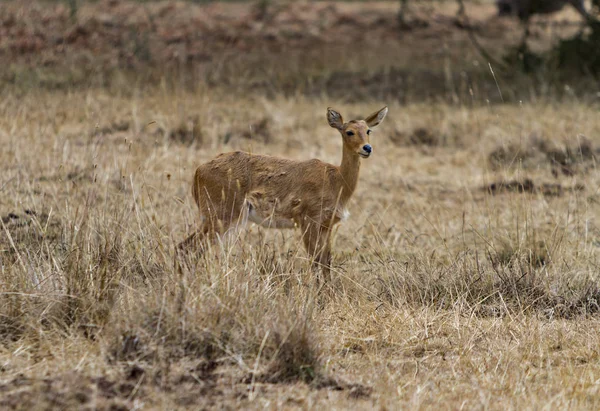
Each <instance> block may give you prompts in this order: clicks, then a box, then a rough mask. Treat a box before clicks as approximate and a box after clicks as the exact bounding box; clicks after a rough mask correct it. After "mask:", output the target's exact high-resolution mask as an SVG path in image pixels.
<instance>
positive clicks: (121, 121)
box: [0, 3, 600, 409]
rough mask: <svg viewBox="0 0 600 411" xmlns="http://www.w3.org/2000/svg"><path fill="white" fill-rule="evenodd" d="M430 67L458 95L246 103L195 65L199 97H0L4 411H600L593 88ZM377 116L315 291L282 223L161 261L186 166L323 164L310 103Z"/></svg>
mask: <svg viewBox="0 0 600 411" xmlns="http://www.w3.org/2000/svg"><path fill="white" fill-rule="evenodd" d="M10 6H11V7H12V6H15V5H14V4H12V3H11V4H10ZM40 7H42V6H40ZM90 7H91V6H90ZM98 7H100V6H98ZM177 7H182V6H181V3H178V6H177ZM352 7H358V6H356V5H352ZM379 7H383V6H379ZM444 7H449V6H444ZM44 10H45V9H44ZM484 10H488V11H489V9H484ZM25 26H27V25H25ZM27 27H30V26H27ZM456 30H459V29H456ZM411 33H412V32H411ZM413 34H414V35H415V36H417V33H412V34H411V35H413ZM422 34H423V33H422ZM423 35H424V34H423ZM457 36H458V34H457ZM417 37H418V36H417ZM425 37H426V36H424V38H425ZM415 38H416V37H415ZM415 41H416V40H415ZM418 44H426V43H418V42H417V43H414V44H413V46H411V47H407V46H406V47H405V46H402V47H405V48H406V49H407V50H408V49H413V50H420V49H419V47H418ZM454 46H456V47H458V50H459V52H457V54H456V55H459V54H460V53H462V52H463V51H464V50H463V49H462V48H461V47H463V46H464V44H463V43H461V42H460V41H458V40H457V43H455V44H454ZM298 50H301V49H296V48H294V49H293V50H292V51H295V52H298ZM452 50H454V49H452ZM402 53H403V52H402V48H399V49H395V51H394V52H393V53H392V52H390V54H393V57H394V58H396V59H403V58H405V57H406V54H402ZM42 54H43V53H42ZM292 54H293V53H292ZM424 54H427V53H424ZM32 56H33V57H32ZM244 56H245V58H247V59H248V60H247V61H248V62H249V63H248V67H250V64H251V63H252V64H256V61H255V60H253V58H255V57H256V55H254V54H252V53H250V54H247V55H244ZM428 56H429V57H428V58H430V59H432V60H431V61H434V60H435V56H432V53H429V54H428ZM29 57H30V58H32V59H33V60H32V61H31V62H30V63H31V64H33V67H34V69H35V70H38V69H39V70H40V72H42V69H41V67H43V66H42V64H41V63H40V62H39V61H37V60H35V58H34V57H35V54H32V55H30V56H29ZM272 57H273V56H272ZM274 57H275V58H274V60H273V61H277V60H281V54H275V56H274ZM238 58H239V61H240V62H242V63H243V61H244V58H242V57H238ZM294 58H295V57H293V58H292V57H291V60H292V61H296V60H294ZM386 58H389V59H390V60H386V62H384V63H382V64H383V65H380V66H378V67H379V68H382V67H383V68H385V64H388V63H387V62H389V61H391V60H392V58H391V57H389V56H388V57H386ZM59 60H60V59H59ZM101 60H102V59H100V60H99V61H101ZM324 61H325V62H327V63H328V64H326V65H324V66H323V67H322V68H321V69H322V71H326V72H327V76H328V78H329V79H331V81H333V84H336V83H335V82H336V81H338V77H337V76H339V75H341V74H340V73H339V71H336V70H337V69H335V70H334V69H331V67H334V68H336V67H338V66H336V64H341V63H339V61H337V60H322V61H321V62H324ZM420 61H422V60H420ZM428 61H429V62H430V60H428ZM19 64H26V62H23V61H20V62H19ZM27 64H29V63H27ZM69 64H71V63H69ZM319 64H320V63H319ZM422 64H424V65H425V63H422ZM427 64H430V63H427ZM478 64H482V63H478ZM441 66H443V67H440V65H435V66H432V67H433V68H432V71H434V70H437V71H439V72H441V77H440V78H441V79H442V83H443V84H445V85H446V86H448V87H449V88H445V86H444V88H442V89H439V88H436V87H435V84H433V83H432V84H429V83H427V85H426V86H424V87H426V88H427V87H428V88H427V90H428V91H427V93H431V94H432V95H434V96H436V98H434V99H429V100H425V101H423V102H419V101H421V100H422V99H421V98H419V99H416V98H415V99H411V98H409V97H408V96H411V95H418V94H419V93H418V90H416V87H417V85H415V84H413V83H411V84H408V83H402V84H404V86H403V88H404V90H405V91H404V92H405V93H406V94H405V95H404V97H403V98H390V100H382V99H379V98H378V96H380V95H385V93H380V94H378V93H377V92H376V93H374V96H370V95H368V90H372V89H373V87H374V88H375V90H377V86H378V85H381V83H378V81H377V79H378V77H377V76H375V77H373V78H374V80H372V84H371V85H366V86H365V84H363V83H361V82H360V81H359V80H360V78H361V75H359V76H357V77H354V78H353V79H352V80H351V81H349V80H348V79H345V80H343V81H342V80H339V81H342V83H343V84H344V85H345V87H347V88H346V89H345V92H344V93H341V94H336V93H328V92H323V93H321V94H318V93H313V92H308V93H305V92H304V91H305V89H304V88H302V87H303V86H302V85H301V84H300V83H297V82H292V83H290V87H291V89H293V87H292V86H294V87H297V92H296V93H295V94H293V95H291V94H290V93H289V92H288V91H289V90H286V91H279V90H278V88H277V87H274V86H273V85H271V87H263V86H261V87H257V88H256V89H255V90H254V91H253V92H249V91H248V90H250V89H251V88H245V87H244V88H236V87H238V86H239V85H236V87H234V88H232V86H231V84H230V83H227V82H225V81H222V80H223V79H219V81H216V82H215V80H214V78H212V80H211V77H209V76H207V77H206V78H204V77H202V78H201V79H200V77H201V76H200V75H199V74H198V73H200V72H202V70H203V69H204V68H205V67H204V66H194V68H193V70H192V71H194V70H195V74H194V75H190V76H191V77H190V78H194V79H195V80H194V87H193V88H189V87H187V86H186V84H184V83H185V82H182V83H177V81H176V80H175V81H172V83H171V80H172V78H170V77H169V75H163V77H162V80H163V81H157V82H152V81H149V79H148V78H144V79H143V80H142V79H141V77H140V78H138V80H139V81H134V82H129V81H128V80H127V79H128V78H131V77H127V76H129V75H131V73H129V74H120V73H122V72H121V71H117V72H116V73H117V74H116V78H117V80H116V82H115V83H111V84H104V83H94V84H89V83H77V84H73V85H71V86H69V83H68V82H66V83H65V82H64V81H63V80H61V82H58V83H52V84H54V85H55V86H57V87H56V89H53V88H52V87H49V86H48V84H46V83H43V82H42V83H40V82H37V81H32V83H31V84H30V83H27V84H25V83H19V82H16V81H13V82H10V81H9V82H6V83H3V88H2V90H3V91H2V99H1V101H0V146H1V147H2V150H1V151H0V218H1V220H0V221H1V223H0V229H1V230H0V231H1V234H0V270H1V272H0V408H9V409H11V408H12V409H49V408H54V409H190V408H191V409H205V408H250V409H263V408H267V409H279V408H283V409H307V408H318V409H348V408H355V409H373V408H377V409H398V408H409V407H410V408H416V409H431V408H440V407H441V408H450V409H459V408H465V409H540V408H549V409H554V408H567V407H569V408H573V409H597V408H599V407H600V392H599V388H600V385H599V381H600V350H599V348H598V347H600V337H599V335H600V333H599V332H600V321H599V319H600V284H599V278H598V272H599V263H600V261H599V255H598V254H599V249H600V225H599V224H600V223H599V218H600V192H599V191H598V190H599V189H598V187H600V173H599V171H598V168H597V160H598V157H599V156H600V121H599V120H598V102H597V96H596V94H595V93H596V91H597V87H596V88H595V89H590V90H589V92H588V93H586V94H585V95H578V94H573V92H572V90H573V89H572V88H571V86H569V87H564V88H563V89H564V90H566V91H565V94H566V97H564V98H563V99H560V100H554V99H550V98H548V96H547V95H544V94H543V93H540V91H539V90H538V89H533V87H532V89H528V90H526V91H524V92H523V93H522V95H519V94H518V92H519V90H518V88H517V87H516V86H515V84H514V83H511V82H510V80H509V79H508V78H507V77H506V76H505V75H499V76H498V86H497V85H496V82H495V81H494V82H493V83H492V85H493V87H492V88H490V89H487V88H485V87H482V88H477V87H471V88H469V87H468V84H467V83H465V84H467V85H466V86H465V90H464V92H465V94H464V96H467V97H469V98H467V99H464V98H463V97H464V96H463V95H462V94H460V93H457V92H455V91H456V90H458V88H455V87H454V86H455V85H456V84H455V83H453V82H452V78H453V75H454V74H457V77H458V78H463V77H464V76H463V77H461V76H462V74H461V73H460V71H459V72H458V73H455V70H456V66H454V65H451V64H450V65H448V64H441ZM15 67H17V66H15ZM15 67H13V69H14V68H15ZM19 67H21V68H23V67H25V66H19ZM118 67H120V66H118ZM252 67H253V68H256V67H255V66H252ZM275 67H284V65H282V66H275ZM290 67H291V66H290ZM64 68H65V67H63V69H64ZM391 68H393V66H392V67H391ZM391 68H390V67H388V68H387V69H386V70H388V71H387V72H388V73H392V75H390V76H389V78H394V75H393V73H394V71H393V70H392V69H391ZM304 69H306V70H307V71H311V70H316V65H315V66H311V65H310V64H309V65H307V67H305V68H304ZM119 70H121V69H119ZM282 70H283V69H282ZM123 71H124V69H123ZM437 71H436V76H437V75H438V74H439V73H438V72H437ZM166 72H168V71H166ZM66 73H67V75H66V78H69V75H70V74H69V73H72V72H71V71H67V72H66ZM299 73H301V70H298V71H297V72H296V74H295V75H298V74H299ZM357 73H360V70H358V71H357ZM445 73H446V74H448V73H449V74H450V75H449V76H448V75H446V74H445ZM342 74H343V73H342ZM194 76H200V77H194ZM225 77H226V76H225ZM159 78H160V77H159ZM379 79H380V78H379ZM200 80H202V81H200ZM288 80H289V79H286V81H288ZM380 80H381V79H380ZM344 82H345V83H344ZM273 84H275V83H273ZM361 84H362V86H364V93H362V94H360V96H359V97H357V96H356V95H354V96H353V95H352V93H348V90H353V88H352V87H350V86H356V87H358V88H360V87H361ZM40 85H41V86H42V87H40ZM388 86H389V83H384V85H383V86H381V87H382V88H384V89H385V88H386V87H388ZM348 87H349V88H348ZM457 87H458V86H457ZM497 87H499V90H498V88H497ZM515 89H516V90H517V91H515V92H514V93H515V94H513V97H515V98H516V97H524V98H522V102H521V103H520V104H519V103H515V104H494V103H493V101H500V100H501V99H500V97H499V93H498V91H500V92H503V95H504V96H505V98H506V96H507V95H510V90H515ZM453 90H454V91H453ZM521 91H522V90H521ZM411 93H413V94H411ZM392 94H393V93H392ZM453 96H455V97H456V98H453ZM421 97H422V96H421ZM438 97H439V98H438ZM448 97H449V98H448ZM517 101H518V100H517ZM386 103H387V104H389V107H390V111H389V115H388V117H387V118H386V120H385V121H384V123H383V124H382V125H381V126H380V127H378V128H377V130H376V132H375V133H374V135H373V136H372V144H373V147H374V155H373V156H372V157H371V158H370V159H368V160H365V161H363V166H362V170H361V177H360V182H359V186H358V190H357V192H356V195H355V197H354V198H353V200H352V202H351V204H350V212H351V215H352V217H351V219H350V220H349V221H347V222H346V223H344V224H343V225H341V226H340V227H339V229H338V231H337V233H336V239H335V246H334V274H335V275H334V277H335V278H334V280H333V281H332V282H331V283H330V284H327V285H326V287H325V288H324V289H323V290H321V291H320V292H318V290H316V287H315V284H316V282H315V278H314V273H313V272H311V270H310V261H308V258H307V256H306V254H305V252H304V251H303V250H302V247H301V245H300V243H301V241H300V238H299V233H297V232H294V231H292V230H282V231H276V232H274V231H269V230H265V229H261V228H257V227H252V228H251V229H250V230H249V231H248V232H244V233H240V234H239V236H237V237H236V238H235V241H234V244H232V245H231V246H220V245H217V246H215V247H214V248H213V249H212V250H210V252H208V253H207V254H206V255H204V256H190V258H189V261H188V266H187V267H185V269H184V270H183V272H182V273H178V272H177V271H176V270H175V269H174V247H175V244H176V243H177V242H178V241H181V240H182V239H183V238H185V236H186V235H187V234H188V233H189V232H190V231H191V230H192V229H193V227H194V225H195V224H196V223H197V221H198V215H197V211H196V209H195V206H194V205H193V203H192V199H191V194H190V182H191V178H192V175H193V171H194V169H195V167H196V166H197V165H198V164H200V163H202V162H204V161H207V160H209V159H210V158H212V157H213V156H215V155H216V154H218V153H220V152H223V151H229V150H237V149H242V150H249V151H254V152H260V153H266V154H273V155H280V156H286V157H289V158H294V159H307V158H313V157H317V158H320V159H322V160H325V161H330V162H333V163H337V162H338V161H339V160H340V154H341V153H340V152H341V139H340V137H339V135H338V133H337V132H336V131H335V130H333V129H331V128H329V127H328V125H327V122H326V119H325V112H326V111H325V110H326V107H327V106H334V107H336V108H337V109H338V110H340V111H341V112H342V113H343V114H345V115H346V116H347V117H348V118H350V117H359V116H364V115H367V114H369V113H371V112H373V111H374V110H376V109H379V108H380V107H381V106H382V105H383V104H386Z"/></svg>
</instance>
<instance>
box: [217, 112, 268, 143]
mask: <svg viewBox="0 0 600 411" xmlns="http://www.w3.org/2000/svg"><path fill="white" fill-rule="evenodd" d="M272 123H273V122H272V120H271V119H270V118H269V117H263V118H262V119H260V120H257V121H255V122H253V123H251V124H250V125H248V126H246V127H244V128H241V127H237V128H232V129H231V130H229V131H228V132H227V133H225V135H224V136H223V142H224V143H225V144H227V143H229V142H231V141H235V140H236V139H237V138H242V139H244V140H253V141H260V142H262V143H264V144H269V143H271V142H273V137H274V133H273V131H272Z"/></svg>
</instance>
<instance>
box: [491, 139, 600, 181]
mask: <svg viewBox="0 0 600 411" xmlns="http://www.w3.org/2000/svg"><path fill="white" fill-rule="evenodd" d="M599 155H600V148H597V147H594V146H593V145H592V142H591V141H590V140H589V139H588V138H586V137H585V136H578V137H576V138H574V139H571V140H566V141H563V142H562V143H556V142H554V141H552V140H550V139H548V138H544V137H539V136H537V135H535V134H532V135H531V136H530V137H529V139H528V140H527V141H525V142H524V143H522V144H517V143H513V144H509V145H502V146H499V147H497V148H495V149H494V150H492V151H491V152H490V154H489V155H488V161H489V163H490V165H491V166H492V168H494V169H502V168H505V169H506V168H513V167H522V168H524V169H534V168H535V169H538V168H545V169H547V170H549V171H550V172H551V173H552V175H554V176H555V177H558V176H559V175H565V176H573V175H575V174H586V173H587V172H589V171H590V170H592V169H594V168H595V164H596V161H597V158H598V156H599Z"/></svg>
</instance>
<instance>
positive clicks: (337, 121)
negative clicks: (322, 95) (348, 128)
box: [327, 107, 344, 130]
mask: <svg viewBox="0 0 600 411" xmlns="http://www.w3.org/2000/svg"><path fill="white" fill-rule="evenodd" d="M327 122H328V123H329V125H330V126H331V127H333V128H337V129H338V130H341V129H342V127H343V126H344V119H343V118H342V115H341V114H340V113H338V112H337V111H335V110H334V109H332V108H331V107H328V108H327Z"/></svg>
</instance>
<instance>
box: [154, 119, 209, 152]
mask: <svg viewBox="0 0 600 411" xmlns="http://www.w3.org/2000/svg"><path fill="white" fill-rule="evenodd" d="M160 132H162V130H159V131H158V133H160ZM168 138H169V140H170V141H173V142H174V143H179V144H184V145H188V146H189V145H192V144H194V143H195V144H197V145H201V144H202V142H203V141H204V134H203V132H202V127H201V126H200V118H199V117H198V116H194V117H190V118H188V119H187V120H186V121H183V122H181V123H180V124H179V125H178V126H176V127H175V128H173V129H172V130H170V131H169V132H168Z"/></svg>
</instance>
